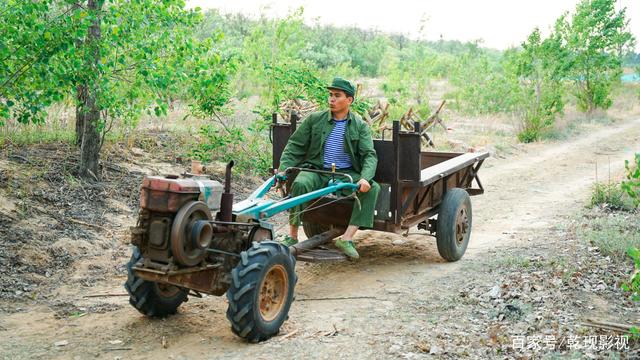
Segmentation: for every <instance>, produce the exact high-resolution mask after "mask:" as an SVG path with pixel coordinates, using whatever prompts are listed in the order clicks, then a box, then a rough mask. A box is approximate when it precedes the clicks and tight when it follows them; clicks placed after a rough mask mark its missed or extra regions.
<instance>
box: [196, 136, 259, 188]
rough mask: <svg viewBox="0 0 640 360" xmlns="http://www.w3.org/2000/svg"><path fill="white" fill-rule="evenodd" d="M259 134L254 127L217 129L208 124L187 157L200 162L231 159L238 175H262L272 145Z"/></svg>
mask: <svg viewBox="0 0 640 360" xmlns="http://www.w3.org/2000/svg"><path fill="white" fill-rule="evenodd" d="M261 132H262V131H261V130H260V129H256V128H255V127H253V126H252V127H249V128H248V129H244V128H241V127H232V128H225V129H220V128H219V127H217V126H215V125H213V124H208V125H205V126H203V127H201V128H200V130H199V132H198V133H199V135H200V142H199V144H198V145H197V146H196V147H195V148H194V149H192V150H191V153H190V154H189V155H190V156H191V157H193V158H195V159H198V160H202V161H224V162H227V161H230V160H234V161H235V162H236V168H237V169H238V170H239V171H240V172H243V173H253V174H255V175H258V176H264V175H265V174H267V173H268V170H269V169H270V167H271V151H270V148H271V144H270V143H269V142H267V141H265V138H264V136H262V135H261Z"/></svg>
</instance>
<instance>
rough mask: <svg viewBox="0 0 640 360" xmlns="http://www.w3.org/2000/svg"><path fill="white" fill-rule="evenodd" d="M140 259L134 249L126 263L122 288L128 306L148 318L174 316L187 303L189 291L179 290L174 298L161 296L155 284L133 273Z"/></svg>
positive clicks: (140, 255) (136, 250)
mask: <svg viewBox="0 0 640 360" xmlns="http://www.w3.org/2000/svg"><path fill="white" fill-rule="evenodd" d="M141 258H142V254H141V253H140V250H139V249H138V248H137V247H135V248H134V249H133V254H131V259H130V260H129V263H127V282H126V283H125V284H124V288H125V289H126V290H127V293H129V304H131V306H133V307H134V308H136V310H138V311H139V312H141V313H142V314H144V315H146V316H150V317H166V316H168V315H173V314H175V313H176V312H177V311H178V307H179V306H180V305H181V304H182V303H183V302H185V301H187V296H188V294H189V290H188V289H182V288H179V289H180V291H179V292H177V293H176V294H175V295H174V296H171V297H166V296H164V295H162V293H161V291H160V289H159V288H158V284H157V283H155V282H153V281H146V280H143V279H141V278H140V277H138V276H136V274H135V272H134V271H133V266H134V265H135V264H136V263H137V262H138V261H139V260H140V259H141Z"/></svg>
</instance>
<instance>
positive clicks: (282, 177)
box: [276, 171, 287, 182]
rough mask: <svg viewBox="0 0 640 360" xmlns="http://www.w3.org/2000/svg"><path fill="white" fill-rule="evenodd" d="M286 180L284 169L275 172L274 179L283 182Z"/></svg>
mask: <svg viewBox="0 0 640 360" xmlns="http://www.w3.org/2000/svg"><path fill="white" fill-rule="evenodd" d="M286 180H287V173H286V172H285V171H278V173H277V174H276V181H282V182H285V181H286Z"/></svg>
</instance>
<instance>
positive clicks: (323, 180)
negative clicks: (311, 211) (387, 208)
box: [289, 169, 380, 228]
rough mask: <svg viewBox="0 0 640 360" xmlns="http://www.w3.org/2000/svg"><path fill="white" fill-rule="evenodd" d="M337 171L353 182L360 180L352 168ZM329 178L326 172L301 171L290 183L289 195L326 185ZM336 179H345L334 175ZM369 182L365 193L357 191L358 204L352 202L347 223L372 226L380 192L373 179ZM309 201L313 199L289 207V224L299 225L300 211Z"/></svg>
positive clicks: (296, 194) (301, 193)
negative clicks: (347, 175) (349, 177)
mask: <svg viewBox="0 0 640 360" xmlns="http://www.w3.org/2000/svg"><path fill="white" fill-rule="evenodd" d="M338 172H341V173H345V174H349V175H351V177H353V182H354V183H357V182H358V180H360V174H359V173H357V172H355V171H353V170H346V169H343V170H338ZM330 179H331V175H328V174H318V173H313V172H307V171H301V172H300V173H299V174H298V176H297V177H296V179H295V180H294V181H293V184H292V185H291V196H292V197H295V196H299V195H303V194H306V193H308V192H311V191H314V190H318V189H320V188H322V187H324V186H327V183H328V182H329V180H330ZM336 179H339V180H345V178H344V177H336ZM345 181H348V180H345ZM370 184H371V189H369V191H367V192H366V193H357V196H358V199H359V200H360V206H358V205H357V203H354V206H353V210H352V212H351V219H350V220H349V225H356V226H359V227H364V228H372V227H373V213H374V210H375V208H376V200H377V199H378V194H379V193H380V185H378V183H376V182H375V181H371V182H370ZM311 203H313V201H311V202H310V203H307V204H303V205H299V206H296V207H293V208H291V210H290V211H289V224H291V225H297V226H299V225H300V218H301V217H302V215H301V214H300V211H302V210H303V209H304V208H305V207H306V206H308V205H309V204H311Z"/></svg>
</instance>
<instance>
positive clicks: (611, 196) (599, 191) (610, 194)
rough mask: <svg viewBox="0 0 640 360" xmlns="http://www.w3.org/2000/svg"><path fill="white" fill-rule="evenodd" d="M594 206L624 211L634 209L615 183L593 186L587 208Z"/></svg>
mask: <svg viewBox="0 0 640 360" xmlns="http://www.w3.org/2000/svg"><path fill="white" fill-rule="evenodd" d="M595 206H599V207H602V208H608V209H612V210H624V211H631V210H633V209H634V205H633V200H632V199H631V198H630V197H629V196H628V195H627V193H626V192H624V191H623V190H622V188H621V187H620V184H617V183H604V182H597V183H595V184H594V185H593V188H592V191H591V200H590V202H589V207H595Z"/></svg>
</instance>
